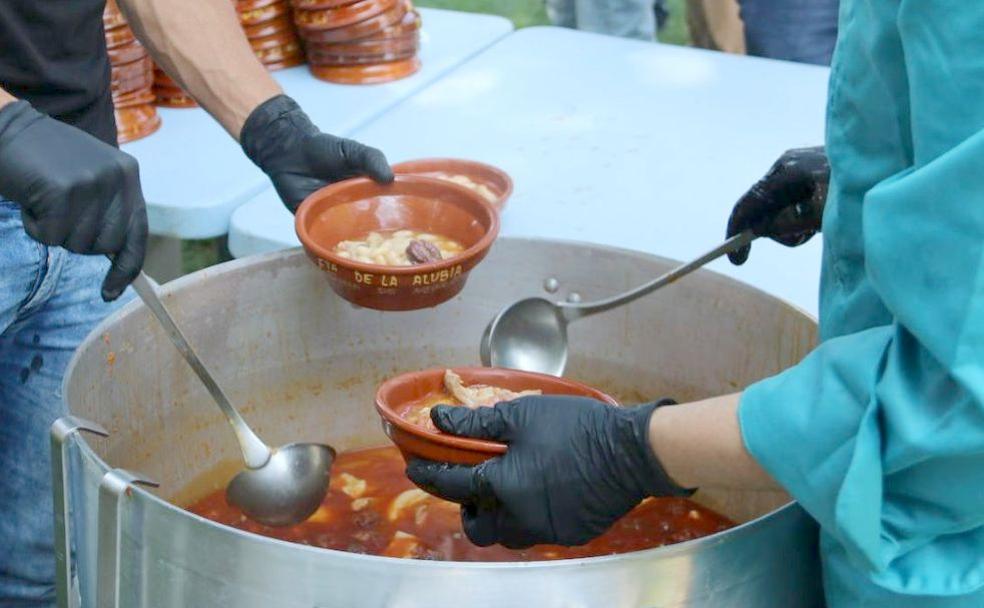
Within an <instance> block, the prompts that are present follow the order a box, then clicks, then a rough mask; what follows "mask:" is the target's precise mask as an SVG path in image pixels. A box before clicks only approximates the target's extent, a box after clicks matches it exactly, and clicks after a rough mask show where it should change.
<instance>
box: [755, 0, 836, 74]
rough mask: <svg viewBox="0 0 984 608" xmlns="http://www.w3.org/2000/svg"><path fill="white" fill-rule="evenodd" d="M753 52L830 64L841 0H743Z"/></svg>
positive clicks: (760, 54)
mask: <svg viewBox="0 0 984 608" xmlns="http://www.w3.org/2000/svg"><path fill="white" fill-rule="evenodd" d="M740 4H741V18H742V21H744V22H745V45H746V47H747V48H748V54H749V55H757V56H759V57H771V58H772V59H786V60H788V61H800V62H803V63H815V64H818V65H830V59H831V57H832V55H833V53H834V45H835V44H836V42H837V16H838V10H839V4H840V2H839V0H740Z"/></svg>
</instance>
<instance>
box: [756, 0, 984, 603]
mask: <svg viewBox="0 0 984 608" xmlns="http://www.w3.org/2000/svg"><path fill="white" fill-rule="evenodd" d="M777 94H781V91H778V92H777ZM827 152H828V154H829V156H830V161H831V167H832V180H831V188H830V196H829V200H828V203H827V208H826V211H825V213H824V219H823V237H824V260H823V278H822V284H821V296H820V337H821V344H820V345H819V346H818V347H817V349H816V350H815V351H814V352H813V353H812V354H810V355H809V356H808V357H807V358H806V359H805V360H804V361H803V362H802V363H800V364H799V365H797V366H796V367H794V368H792V369H790V370H788V371H786V372H784V373H783V374H780V375H779V376H776V377H774V378H770V379H767V380H764V381H762V382H760V383H758V384H755V385H753V386H751V387H749V388H748V390H747V391H746V392H745V394H744V396H743V397H742V402H741V405H740V409H739V417H740V422H741V427H742V433H743V436H744V439H745V443H746V445H747V447H748V449H749V451H750V452H751V454H752V455H753V456H754V457H755V458H756V459H757V460H758V461H759V462H760V463H761V464H762V466H763V467H765V468H766V469H767V470H768V471H769V473H771V474H772V475H773V477H775V478H776V479H777V480H778V481H779V482H780V483H782V484H783V486H785V487H786V488H787V489H788V490H789V492H790V493H791V494H792V495H793V496H794V497H795V498H796V499H797V500H798V501H799V502H800V503H801V504H802V505H803V507H804V508H805V509H806V510H807V511H808V512H809V513H810V514H811V515H812V516H813V517H814V518H815V519H816V520H817V521H818V522H819V523H820V526H821V530H822V531H821V551H822V554H823V555H822V557H823V566H824V582H825V588H826V594H827V601H828V604H829V605H830V606H831V608H842V607H844V608H847V607H850V608H859V607H868V606H871V607H874V606H879V607H881V606H885V607H890V608H936V607H946V608H956V607H960V608H984V2H980V1H978V0H842V5H841V16H840V39H839V41H838V45H837V50H836V52H835V56H834V65H833V70H832V72H831V80H830V99H829V108H828V125H827Z"/></svg>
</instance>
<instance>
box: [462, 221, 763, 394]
mask: <svg viewBox="0 0 984 608" xmlns="http://www.w3.org/2000/svg"><path fill="white" fill-rule="evenodd" d="M755 238H756V236H755V234H754V233H753V232H752V231H751V230H746V231H745V232H741V233H739V234H736V235H735V236H733V237H731V238H730V239H728V240H727V241H725V242H724V243H722V244H721V245H718V246H717V247H715V248H714V249H712V250H710V251H708V252H707V253H705V254H704V255H702V256H700V257H699V258H697V259H695V260H693V261H690V262H687V263H686V264H683V265H682V266H678V267H677V268H674V269H673V270H671V271H669V272H667V273H666V274H664V275H662V276H661V277H658V278H656V279H654V280H652V281H650V282H648V283H645V284H644V285H640V286H639V287H636V288H635V289H632V290H630V291H627V292H625V293H623V294H620V295H617V296H613V297H610V298H606V299H604V300H599V301H597V302H586V303H582V302H551V301H550V300H547V299H545V298H526V299H523V300H518V301H516V302H513V303H512V304H510V305H508V306H506V307H505V308H503V309H502V310H501V311H500V312H499V314H497V315H496V316H495V317H494V318H493V319H492V321H491V322H490V323H489V325H488V327H486V328H485V333H484V334H483V335H482V344H481V347H480V355H481V357H482V365H485V366H487V367H507V368H510V369H518V370H522V371H527V372H539V373H541V374H551V375H554V376H561V375H563V373H564V368H565V367H566V366H567V326H568V325H569V324H571V323H573V322H574V321H577V320H578V319H583V318H584V317H590V316H591V315H596V314H598V313H601V312H605V311H608V310H611V309H613V308H618V307H619V306H623V305H625V304H628V303H629V302H634V301H635V300H638V299H639V298H641V297H643V296H646V295H648V294H650V293H652V292H654V291H656V290H657V289H659V288H660V287H664V286H666V285H669V284H670V283H672V282H674V281H676V280H677V279H679V278H681V277H684V276H686V275H688V274H690V273H691V272H693V271H695V270H697V269H698V268H700V267H702V266H704V265H705V264H707V263H708V262H711V261H712V260H716V259H717V258H719V257H721V256H723V255H726V254H728V253H731V252H733V251H737V250H739V249H741V248H742V247H744V246H746V245H748V244H750V243H751V242H752V241H754V240H755Z"/></svg>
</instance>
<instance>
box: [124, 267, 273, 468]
mask: <svg viewBox="0 0 984 608" xmlns="http://www.w3.org/2000/svg"><path fill="white" fill-rule="evenodd" d="M133 289H134V291H136V292H137V295H139V296H140V299H141V300H143V302H144V304H145V305H146V306H147V308H149V309H150V312H152V313H153V314H154V316H155V317H157V320H158V321H160V324H161V327H163V328H164V333H166V334H167V336H168V337H169V338H170V339H171V342H173V343H174V346H175V347H177V349H178V352H180V353H181V356H182V357H184V359H185V361H187V362H188V365H190V366H191V369H192V370H193V371H194V372H195V374H196V375H197V376H198V378H199V380H201V381H202V384H204V385H205V388H207V389H208V392H209V393H211V395H212V398H213V399H215V402H216V403H218V404H219V407H220V408H221V409H222V413H223V414H225V416H226V418H227V419H228V420H229V424H231V425H232V430H233V431H235V432H236V438H237V439H238V440H239V447H240V448H241V449H242V451H243V459H244V460H245V461H246V466H247V467H249V468H251V469H258V468H260V467H262V466H263V465H265V464H266V463H267V461H268V460H270V448H268V447H267V446H266V444H265V443H263V441H261V440H260V438H259V437H257V436H256V434H255V433H254V432H253V430H252V429H251V428H249V425H247V424H246V421H245V420H243V417H242V416H240V415H239V412H238V411H237V410H236V408H235V407H233V405H232V403H230V402H229V399H228V398H226V395H225V393H224V392H222V389H221V388H220V387H219V385H218V383H217V382H216V381H215V378H214V377H213V376H212V374H211V373H210V372H209V371H208V368H206V367H205V364H204V363H202V360H201V359H199V358H198V355H197V354H195V351H194V349H192V348H191V345H190V344H188V340H186V339H185V337H184V334H182V333H181V330H180V329H178V326H177V325H176V324H175V323H174V319H172V318H171V315H170V314H168V312H167V309H166V308H164V303H163V302H161V300H160V298H159V297H157V290H156V289H155V288H154V285H153V283H152V281H151V280H150V278H149V277H148V276H147V275H146V274H144V273H143V272H142V271H141V272H140V274H138V275H137V278H136V279H134V281H133Z"/></svg>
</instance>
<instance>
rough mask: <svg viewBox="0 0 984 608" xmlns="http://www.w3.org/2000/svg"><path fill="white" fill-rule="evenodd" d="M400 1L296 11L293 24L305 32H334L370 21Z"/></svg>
mask: <svg viewBox="0 0 984 608" xmlns="http://www.w3.org/2000/svg"><path fill="white" fill-rule="evenodd" d="M399 1H400V0H357V1H356V2H353V3H352V4H347V5H345V6H339V7H337V8H326V9H310V10H308V9H303V10H302V9H298V10H295V11H294V23H296V24H297V27H299V28H304V29H306V30H334V29H339V28H343V27H348V26H350V25H354V24H356V23H359V22H362V21H366V20H367V19H372V18H373V17H376V16H378V15H381V14H383V13H385V12H386V11H389V10H391V9H392V8H393V7H394V6H395V5H396V4H397V3H398V2H399Z"/></svg>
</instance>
